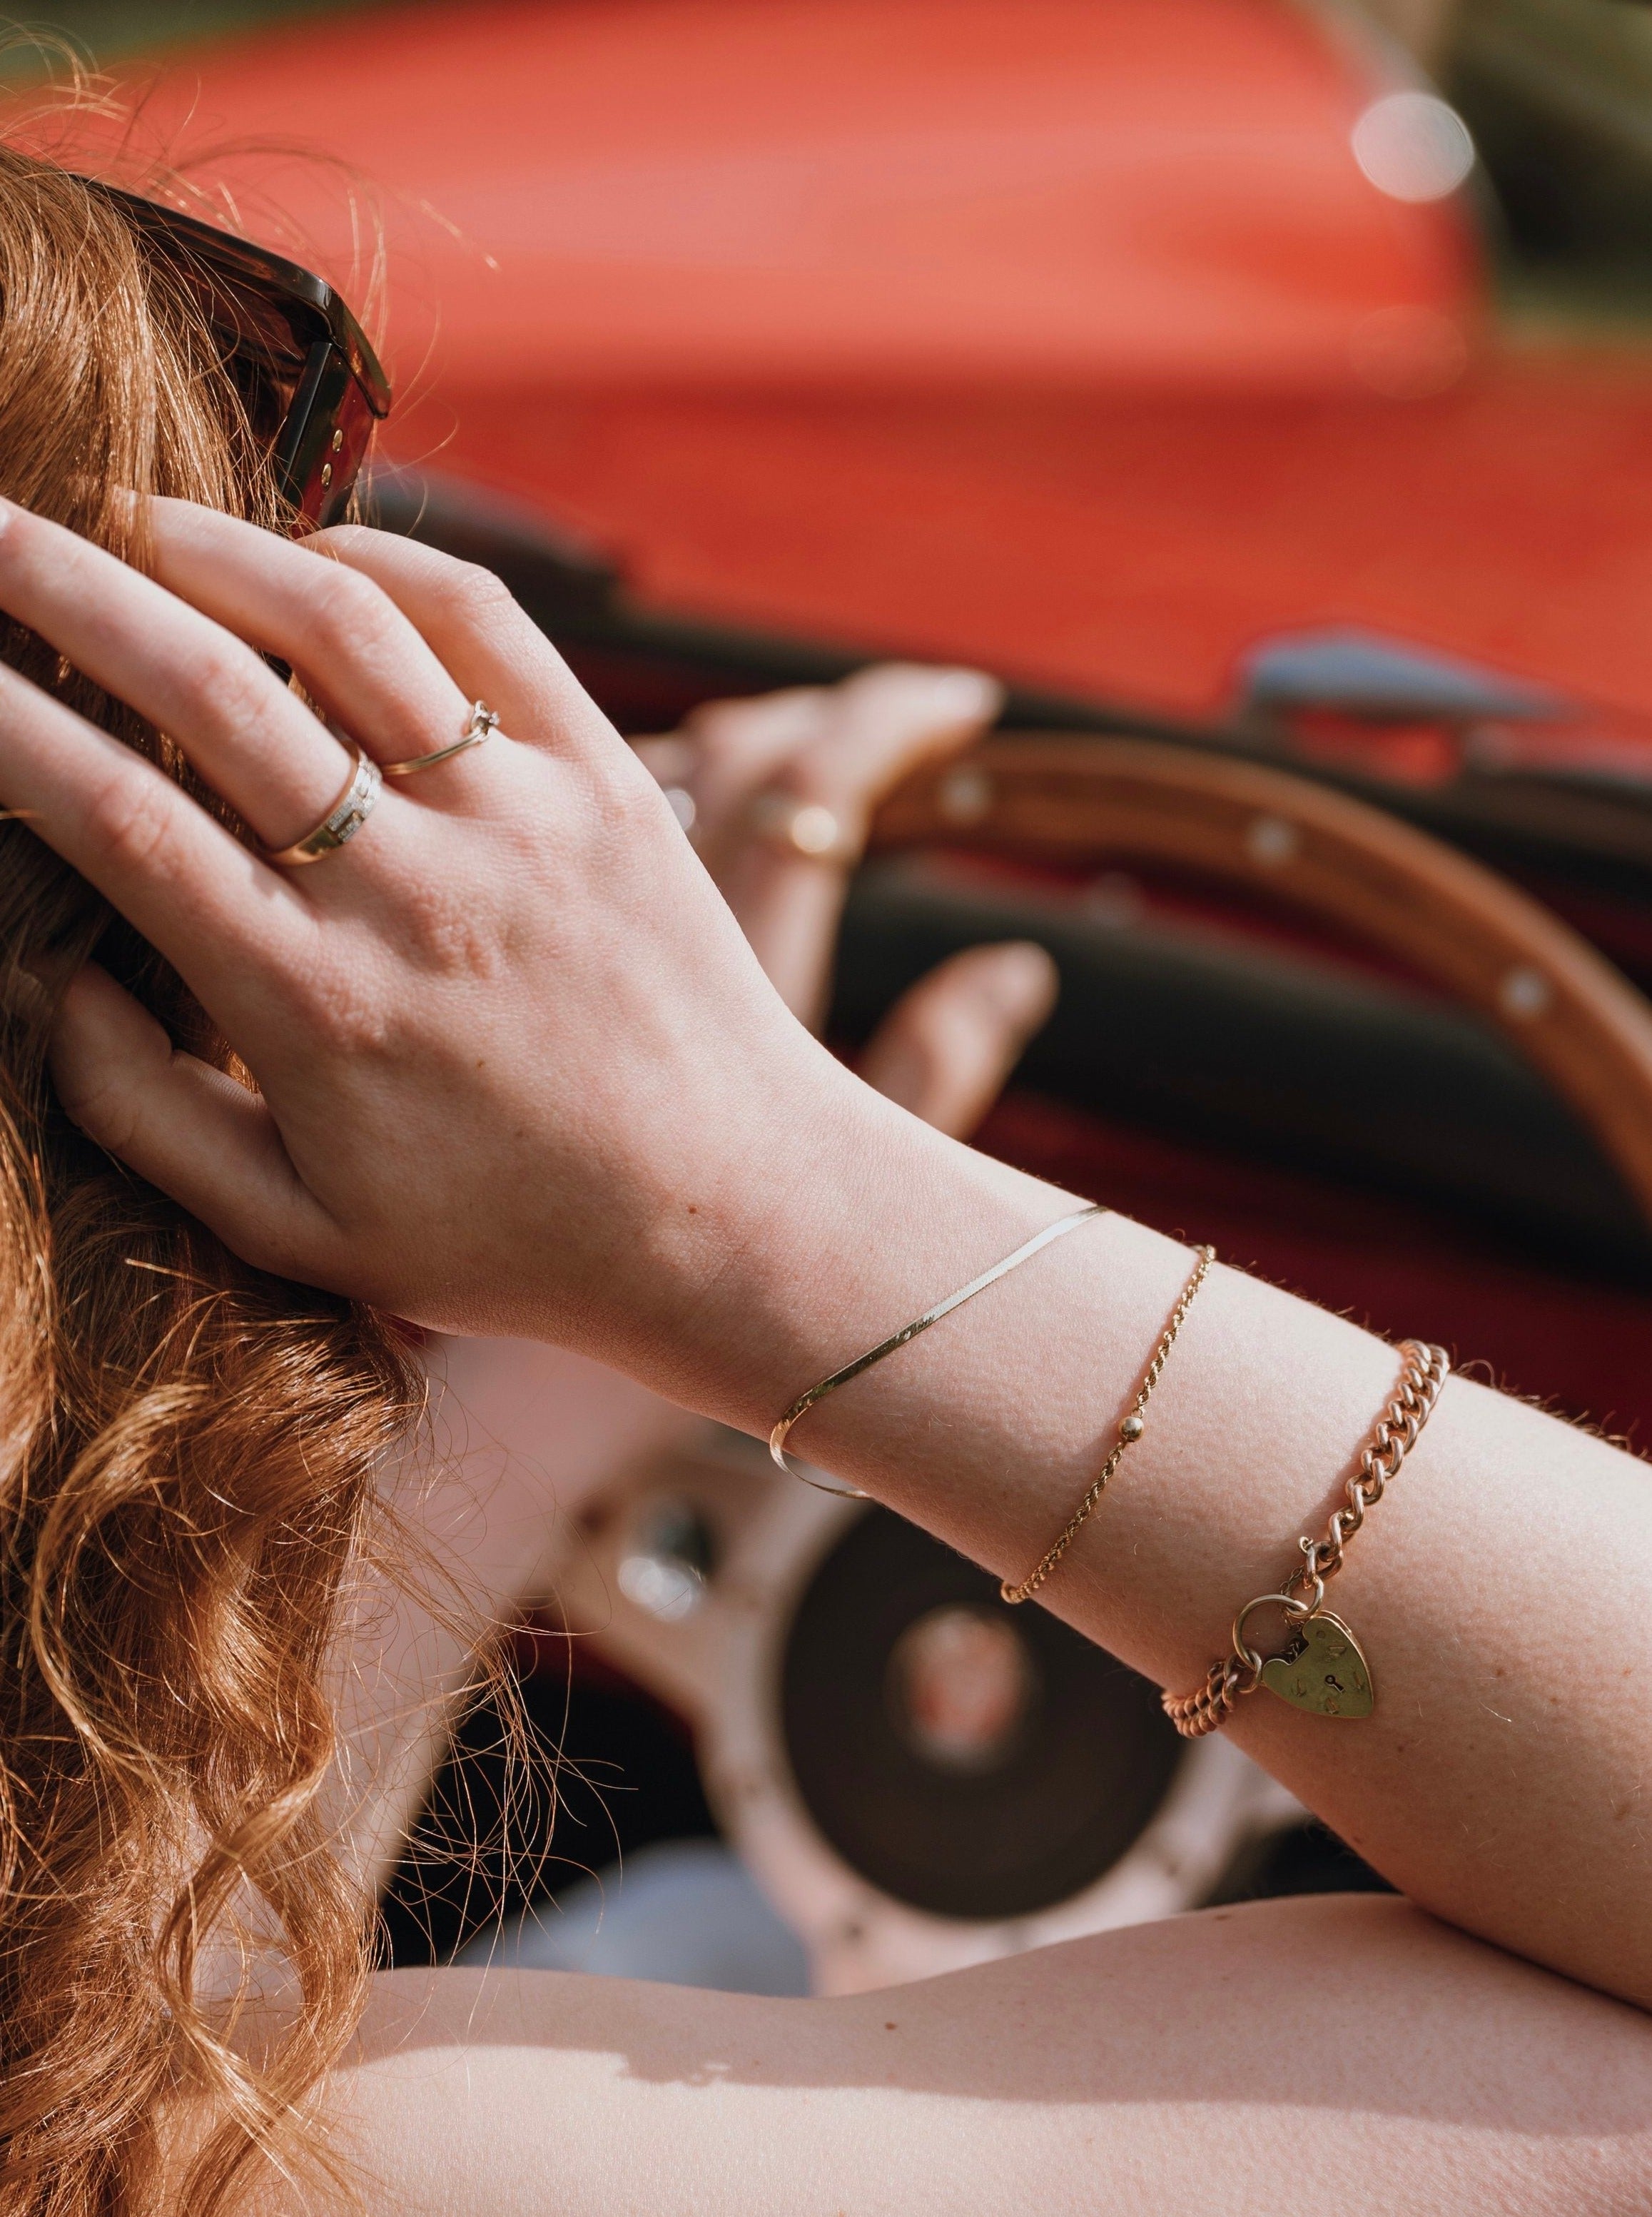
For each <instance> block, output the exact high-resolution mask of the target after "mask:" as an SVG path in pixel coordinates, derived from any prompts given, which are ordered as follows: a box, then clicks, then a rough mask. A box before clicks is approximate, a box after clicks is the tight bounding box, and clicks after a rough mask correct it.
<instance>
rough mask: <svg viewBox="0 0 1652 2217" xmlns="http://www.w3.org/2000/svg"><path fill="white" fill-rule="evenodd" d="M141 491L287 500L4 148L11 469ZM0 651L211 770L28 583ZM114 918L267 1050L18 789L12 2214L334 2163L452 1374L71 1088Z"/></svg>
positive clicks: (8, 872)
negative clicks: (96, 670) (366, 1877)
mask: <svg viewBox="0 0 1652 2217" xmlns="http://www.w3.org/2000/svg"><path fill="white" fill-rule="evenodd" d="M134 489H135V490H136V491H139V492H140V493H160V494H172V495H178V496H182V497H187V498H189V499H192V500H196V501H200V502H204V503H209V504H211V505H213V506H214V507H217V508H220V509H226V510H228V511H229V512H231V513H232V514H234V515H237V516H244V517H247V518H250V519H251V520H252V521H254V522H260V523H263V524H268V525H269V526H271V527H272V528H280V524H281V522H282V519H281V517H280V514H279V511H278V503H277V502H276V498H275V495H274V490H273V488H272V485H271V483H270V480H269V477H268V470H267V467H266V465H265V461H264V459H263V456H262V452H261V451H260V449H259V448H258V445H257V442H256V440H255V439H254V438H253V436H252V435H251V432H250V426H249V424H248V423H247V422H246V419H245V417H244V413H243V407H242V404H241V401H240V400H239V398H238V397H237V391H236V387H235V384H234V381H233V380H232V379H231V375H230V374H229V371H228V369H227V367H226V366H225V361H224V360H223V359H222V356H221V352H220V349H219V347H218V346H217V345H216V344H215V343H214V340H213V333H212V331H211V330H210V328H209V327H208V325H207V323H206V318H205V317H204V315H203V313H202V312H201V310H200V307H199V306H198V305H197V304H196V303H195V302H194V301H193V300H192V299H191V298H190V296H189V294H188V292H187V290H186V289H185V288H184V287H182V286H181V285H179V284H178V283H177V282H176V281H175V280H171V279H169V276H168V274H167V272H166V270H165V269H164V268H163V266H161V265H160V264H159V263H157V262H156V261H155V260H154V259H153V258H152V256H151V253H150V251H149V250H148V249H146V248H145V245H144V244H143V242H142V241H141V239H140V238H139V237H138V236H137V235H136V234H135V232H134V231H133V228H132V227H131V226H130V225H128V224H127V223H126V221H125V220H124V219H122V217H121V215H120V212H119V209H118V207H116V206H115V205H114V204H112V203H111V202H109V201H108V200H106V199H104V198H103V197H102V196H100V195H95V194H94V193H91V192H89V191H88V190H87V188H85V186H84V185H83V184H82V183H80V182H78V181H77V179H76V178H74V177H73V176H70V175H69V174H67V173H66V172H65V171H64V170H59V169H57V168H54V167H52V165H50V164H46V163H43V162H41V161H39V160H36V159H34V158H33V157H30V156H28V155H26V154H23V153H21V152H18V151H13V150H9V149H3V148H0V491H3V493H4V494H5V495H6V496H8V497H9V498H10V499H12V500H14V501H17V502H20V503H24V504H25V505H27V506H28V507H29V508H32V509H35V510H36V511H37V512H39V513H40V514H42V515H46V516H52V517H54V518H55V519H56V520H57V521H58V522H61V523H65V524H66V525H68V526H69V527H70V528H71V529H73V530H75V531H77V532H79V533H81V534H83V535H84V536H85V537H86V538H88V539H89V540H95V541H96V542H97V543H98V544H99V545H101V546H103V547H108V548H110V549H112V550H113V551H114V552H115V553H119V554H120V555H122V556H124V557H125V558H126V559H128V560H131V561H134V562H137V563H139V564H140V565H141V564H142V562H143V561H144V559H145V547H144V542H143V538H142V530H143V524H142V512H141V507H140V508H139V509H138V510H137V511H136V512H135V514H134V510H133V506H132V504H131V503H130V502H129V500H128V499H127V497H126V495H127V493H128V492H129V491H131V490H134ZM0 654H3V656H4V658H5V659H6V660H7V661H8V662H9V663H10V664H13V666H14V667H15V668H17V669H19V670H23V671H25V672H26V673H27V674H28V676H30V677H31V678H33V679H34V681H35V682H36V683H38V684H40V685H42V686H45V687H46V688H47V689H49V690H51V691H52V692H54V693H55V694H56V695H58V696H59V698H60V699H62V700H64V701H67V702H68V703H70V704H71V706H73V707H75V708H77V710H78V711H79V712H80V713H82V714H83V715H86V716H89V717H90V718H92V719H94V720H96V722H97V723H99V724H101V725H102V726H103V727H104V728H105V729H106V730H108V731H110V732H114V733H116V734H117V735H118V736H119V737H120V738H122V739H123V740H125V741H126V743H127V744H130V745H132V746H134V747H136V748H138V749H139V750H142V751H143V752H145V754H147V755H149V756H151V758H153V759H155V760H157V761H158V762H161V763H163V765H164V766H165V767H166V768H167V769H170V771H171V772H172V774H173V775H176V776H178V777H180V778H181V779H182V780H183V781H185V782H186V783H188V782H190V779H189V773H188V769H187V767H186V766H185V765H184V764H183V763H182V762H181V761H180V760H177V759H176V758H175V751H176V750H172V749H170V747H169V746H168V744H167V743H166V742H165V741H164V740H163V738H161V737H160V735H159V734H158V733H157V732H155V731H154V730H153V729H152V728H151V727H150V726H146V725H145V723H143V721H142V720H141V719H139V718H138V717H136V716H135V715H134V714H133V713H132V712H131V711H130V710H129V709H127V708H126V707H123V706H122V705H121V704H120V702H118V701H114V700H113V699H111V698H110V697H109V696H108V695H106V694H104V693H102V692H101V691H100V690H99V689H97V688H96V686H93V685H91V684H90V683H89V682H88V681H87V680H86V679H85V678H84V677H83V676H81V675H80V674H79V673H78V672H77V671H76V670H73V669H72V668H71V667H69V666H68V665H67V664H66V663H65V662H64V661H63V660H61V659H60V658H59V656H58V655H57V654H56V653H55V652H53V651H52V649H50V648H49V647H47V646H46V645H45V644H44V642H42V641H41V640H40V639H39V638H37V637H35V636H34V635H33V634H31V633H28V631H26V630H24V629H23V628H22V627H20V626H17V625H15V624H11V623H9V622H6V621H4V620H3V619H0ZM194 789H195V790H196V791H197V793H198V795H199V797H200V798H201V799H202V800H204V801H205V802H206V803H207V805H209V806H212V805H216V804H213V802H212V800H211V797H210V796H209V795H207V794H204V793H201V792H200V788H199V787H195V788H194ZM0 799H3V795H0ZM94 955H95V956H96V960H98V961H99V962H101V963H102V964H103V965H104V966H106V967H107V968H108V969H109V970H111V971H112V972H113V973H114V975H115V976H116V977H117V978H119V979H120V981H121V982H122V983H123V984H124V985H126V987H127V988H128V989H129V990H130V991H133V992H134V993H136V994H137V995H138V996H139V997H140V998H141V999H142V1000H143V1001H144V1003H145V1004H146V1005H147V1006H148V1007H149V1008H150V1009H151V1010H153V1011H154V1013H155V1014H156V1015H157V1016H158V1017H159V1018H160V1020H161V1021H162V1022H163V1024H164V1025H165V1026H166V1027H167V1028H168V1030H169V1031H170V1034H171V1035H172V1037H173V1039H174V1040H175V1041H176V1043H177V1044H178V1045H179V1046H180V1047H185V1048H187V1049H188V1051H189V1052H191V1053H195V1054H198V1055H205V1056H206V1057H208V1058H210V1059H213V1060H214V1061H215V1062H216V1063H217V1064H218V1065H219V1066H220V1067H222V1068H225V1069H226V1070H230V1071H233V1072H234V1073H235V1074H236V1075H237V1076H238V1077H241V1078H243V1080H244V1079H245V1075H246V1074H245V1072H244V1071H241V1070H240V1069H239V1068H238V1066H237V1065H236V1063H235V1060H234V1058H233V1057H232V1056H231V1053H229V1051H228V1049H227V1047H225V1044H224V1042H223V1041H222V1040H221V1039H219V1037H217V1035H216V1034H215V1033H214V1031H213V1027H212V1025H211V1024H210V1023H209V1022H208V1021H207V1019H206V1016H205V1015H204V1013H203V1011H202V1010H201V1009H200V1006H199V1004H197V1003H196V1001H195V1000H194V997H193V996H192V995H191V994H190V993H189V991H188V990H187V988H186V987H185V986H184V985H183V984H182V981H181V980H180V979H179V978H178V977H177V976H176V973H174V972H173V971H172V970H171V969H170V967H169V966H168V965H167V964H165V963H164V962H163V961H162V960H160V959H159V957H158V956H157V954H155V952H154V951H153V950H152V949H151V948H149V947H148V946H147V945H146V944H145V942H143V941H142V940H141V939H140V938H139V936H137V935H136V934H135V933H134V932H133V931H132V930H131V929H130V928H129V927H128V926H126V924H124V923H122V922H121V921H120V919H119V918H118V917H115V916H114V915H113V914H112V912H111V911H110V910H109V909H108V906H107V905H105V903H104V902H103V901H102V899H100V897H99V896H98V895H97V894H96V892H94V891H93V890H92V889H91V888H90V887H89V886H88V885H86V884H85V882H84V881H83V880H82V879H80V878H79V877H78V876H77V874H75V873H74V872H73V871H72V870H71V869H69V868H66V867H65V864H64V863H63V862H61V861H59V859H58V857H57V856H56V855H53V854H52V852H51V851H50V850H49V849H47V848H46V846H45V845H44V844H43V843H40V841H39V840H38V839H37V838H36V837H34V834H33V833H32V832H31V831H29V829H28V826H27V824H24V823H22V822H18V821H15V820H11V819H8V820H5V821H3V822H0V1441H3V1454H0V2217H102V2214H103V2213H107V2217H134V2213H139V2212H141V2211H144V2210H145V2209H149V2208H154V2207H156V2206H157V2204H158V2203H159V2202H161V2201H162V2200H164V2201H165V2202H166V2203H167V2204H168V2205H169V2206H170V2205H171V2204H173V2202H175V2200H176V2204H177V2205H178V2206H181V2207H186V2208H188V2209H190V2210H191V2211H192V2212H199V2213H201V2217H209V2213H212V2212H214V2211H217V2210H219V2209H220V2208H223V2207H224V2206H225V2204H226V2202H228V2201H230V2200H231V2198H232V2197H233V2198H238V2197H239V2195H240V2192H241V2190H242V2189H243V2187H245V2186H246V2185H248V2184H250V2172H251V2171H252V2169H253V2168H254V2167H256V2165H257V2164H258V2163H259V2162H260V2161H261V2160H262V2159H266V2158H268V2159H274V2161H276V2162H278V2163H279V2164H280V2165H283V2166H288V2167H290V2166H291V2165H292V2164H293V2162H295V2161H299V2162H303V2161H311V2160H312V2161H314V2162H315V2163H318V2164H321V2165H325V2164H326V2161H327V2158H326V2155H325V2151H324V2135H323V2134H322V2131H321V2128H320V2127H319V2125H318V2124H317V2121H316V2119H315V2114H314V2113H315V2103H316V2097H317V2091H318V2089H319V2086H320V2082H321V2080H322V2078H323V2077H324V2073H325V2072H326V2070H327V2067H328V2066H329V2065H330V2062H331V2061H332V2060H334V2059H335V2058H336V2055H337V2054H338V2053H339V2051H340V2048H341V2047H342V2045H343V2043H344V2042H345V2041H347V2040H348V2035H349V2033H350V2030H351V2029H352V2028H353V2026H354V2022H355V2020H356V2017H357V2016H358V2014H359V2010H360V2007H361V1999H362V1996H363V1992H364V1987H365V1980H366V1978H367V1972H368V1969H369V1967H370V1960H371V1951H372V1948H373V1917H372V1912H371V1905H370V1904H367V1903H366V1902H364V1900H363V1899H362V1896H361V1885H360V1881H359V1880H357V1879H356V1878H355V1877H354V1876H352V1874H350V1872H349V1870H348V1868H347V1864H346V1862H345V1860H344V1858H343V1857H342V1856H341V1854H340V1853H339V1852H337V1851H336V1843H335V1838H334V1831H335V1822H334V1819H333V1817H331V1816H330V1813H329V1805H328V1797H327V1795H326V1793H325V1788H326V1784H327V1782H328V1779H329V1776H330V1771H331V1769H332V1765H333V1763H334V1757H335V1721H334V1709H333V1702H332V1699H331V1696H330V1690H329V1684H328V1669H329V1657H330V1650H331V1648H332V1646H333V1643H334V1641H335V1640H336V1636H337V1633H338V1630H339V1627H340V1623H341V1620H342V1613H343V1611H344V1609H345V1607H346V1605H347V1601H348V1596H349V1594H350V1591H351V1582H352V1579H353V1578H354V1576H355V1574H356V1569H357V1566H358V1565H360V1564H361V1562H362V1561H363V1559H366V1557H367V1555H368V1554H370V1553H372V1551H373V1547H374V1546H375V1545H376V1542H375V1540H374V1519H375V1517H376V1516H378V1515H379V1510H378V1509H377V1507H376V1499H377V1491H378V1476H379V1470H380V1468H381V1467H382V1466H383V1463H384V1460H385V1456H386V1455H387V1454H389V1453H390V1452H391V1449H392V1448H393V1447H394V1446H395V1444H396V1443H397V1442H398V1441H400V1440H402V1439H403V1438H404V1436H405V1435H406V1433H407V1430H408V1428H409V1426H410V1423H413V1421H414V1420H415V1418H416V1413H417V1411H418V1408H419V1406H420V1404H421V1398H422V1387H421V1381H420V1378H419V1376H418V1374H417V1372H416V1367H415V1366H414V1365H413V1364H412V1363H411V1362H410V1360H409V1358H408V1356H407V1353H406V1351H405V1349H404V1347H403V1345H402V1344H401V1343H400V1342H399V1341H398V1337H397V1336H396V1334H395V1332H394V1331H393V1330H392V1329H391V1328H390V1327H389V1326H388V1325H386V1324H385V1322H384V1321H383V1320H381V1319H379V1318H375V1317H374V1316H373V1315H372V1314H371V1313H369V1312H365V1311H363V1310H362V1309H361V1308H359V1307H356V1306H352V1305H351V1304H350V1303H348V1302H347V1301H343V1300H336V1299H335V1298H333V1297H331V1296H330V1295H327V1294H319V1293H316V1292H313V1291H311V1290H309V1289H307V1288H301V1287H298V1286H293V1285H290V1284H287V1283H285V1282H283V1281H280V1280H276V1279H274V1278H270V1277H268V1276H264V1275H260V1274H259V1273H258V1272H256V1271H254V1270H251V1269H248V1268H246V1267H245V1266H244V1265H243V1264H242V1263H239V1262H237V1260H236V1259H235V1257H233V1256H231V1254H229V1253H228V1252H227V1251H225V1248H224V1247H223V1246H222V1245H220V1244H219V1242H218V1241H217V1240H216V1239H214V1238H213V1237H212V1236H211V1235H210V1234H209V1233H208V1232H206V1231H205V1230H203V1228H202V1227H201V1226H200V1225H199V1224H197V1223H195V1222H194V1221H192V1220H190V1219H189V1218H188V1216H186V1215H185V1214H184V1213H183V1212H182V1210H180V1209H179V1208H178V1207H176V1205H175V1204H173V1203H172V1202H170V1201H168V1200H166V1199H165V1198H164V1197H163V1196H162V1195H159V1194H157V1193H156V1192H155V1191H153V1190H152V1189H150V1188H148V1187H146V1186H145V1185H144V1184H143V1183H141V1182H140V1181H139V1180H138V1179H136V1178H134V1177H133V1176H130V1175H129V1174H128V1173H127V1172H126V1171H125V1170H122V1169H121V1168H120V1166H119V1165H118V1164H115V1163H114V1162H112V1161H111V1160H110V1159H109V1158H108V1157H107V1156H106V1155H104V1154H103V1153H102V1152H100V1151H99V1150H98V1149H96V1148H95V1147H93V1146H90V1145H89V1143H88V1142H87V1141H86V1140H85V1139H83V1137H82V1136H81V1135H80V1134H79V1133H77V1131H76V1130H75V1129H74V1127H72V1126H71V1124H70V1123H69V1121H67V1119H66V1118H65V1115H63V1113H62V1111H61V1110H60V1109H59V1108H58V1106H57V1104H56V1102H55V1101H54V1099H53V1097H52V1089H51V1084H50V1080H49V1077H48V1074H47V1071H46V1038H47V1033H48V1030H49V1027H50V1022H51V1016H52V1005H53V997H54V991H56V990H58V989H59V988H60V985H61V982H62V981H63V980H64V979H66V978H67V977H68V976H69V975H71V974H72V972H73V970H74V968H75V966H77V964H78V963H80V962H82V961H83V960H86V959H87V958H88V957H90V956H94ZM272 1966H274V1970H272ZM272 1978H274V1982H275V1983H276V1984H277V1985H279V1986H280V1989H281V1992H282V1996H283V2006H282V2008H281V2010H280V2011H279V2012H278V2021H279V2025H280V2029H279V2032H278V2033H277V2035H276V2036H275V2037H274V2039H273V2040H272V2041H269V2042H268V2043H267V2044H265V2045H263V2046H261V2047H254V2046H253V2045H252V2043H251V2042H250V2041H249V2040H248V2039H247V2038H245V2037H244V2036H238V2035H243V2033H244V2026H243V2011H244V2009H245V2007H246V2005H247V2004H249V2003H250V2002H251V2001H253V2000H255V1999H256V1998H258V1994H259V1992H260V1991H261V1989H262V1991H263V1992H268V1989H269V1987H270V1985H271V1982H272ZM202 2097H205V2098H202ZM185 2109H188V2113H189V2114H190V2115H204V2116H205V2117H206V2120H207V2121H206V2125H205V2126H204V2127H200V2128H199V2129H194V2130H191V2131H189V2132H188V2134H187V2140H188V2150H187V2152H186V2154H185V2155H184V2156H182V2157H180V2155H179V2154H178V2152H177V2151H178V2146H179V2140H178V2135H177V2134H176V2132H175V2131H174V2128H173V2124H172V2120H173V2119H174V2117H175V2116H176V2115H177V2114H179V2113H180V2112H182V2111H184V2110H185Z"/></svg>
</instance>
